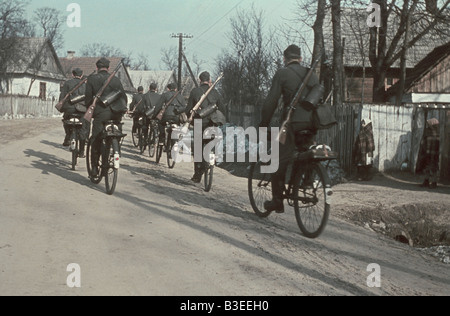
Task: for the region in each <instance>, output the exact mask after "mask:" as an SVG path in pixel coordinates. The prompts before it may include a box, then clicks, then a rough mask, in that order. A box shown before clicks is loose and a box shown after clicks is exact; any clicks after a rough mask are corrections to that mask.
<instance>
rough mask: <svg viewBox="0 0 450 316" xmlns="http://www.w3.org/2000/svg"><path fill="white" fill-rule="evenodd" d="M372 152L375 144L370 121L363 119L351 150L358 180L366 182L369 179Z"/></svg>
mask: <svg viewBox="0 0 450 316" xmlns="http://www.w3.org/2000/svg"><path fill="white" fill-rule="evenodd" d="M374 151H375V142H374V138H373V126H372V121H371V120H369V119H363V120H362V121H361V130H360V132H359V134H358V137H357V138H356V141H355V145H354V150H353V155H354V156H353V162H354V164H355V165H356V168H357V178H358V180H360V181H361V180H364V181H368V180H370V179H371V169H372V165H373V152H374Z"/></svg>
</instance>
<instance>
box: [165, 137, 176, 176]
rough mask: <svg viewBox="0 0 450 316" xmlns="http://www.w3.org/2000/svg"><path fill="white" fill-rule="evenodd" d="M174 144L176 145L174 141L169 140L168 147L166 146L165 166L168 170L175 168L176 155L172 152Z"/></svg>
mask: <svg viewBox="0 0 450 316" xmlns="http://www.w3.org/2000/svg"><path fill="white" fill-rule="evenodd" d="M169 136H170V135H169ZM175 144H176V141H175V140H172V139H170V138H169V141H168V146H167V166H168V167H169V169H173V168H175V163H176V161H175V157H174V154H175V155H176V153H175V150H173V149H174V146H175Z"/></svg>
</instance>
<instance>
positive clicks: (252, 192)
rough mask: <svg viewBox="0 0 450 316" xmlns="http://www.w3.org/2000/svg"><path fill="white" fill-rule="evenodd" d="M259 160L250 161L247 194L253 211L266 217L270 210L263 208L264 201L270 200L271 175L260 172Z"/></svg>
mask: <svg viewBox="0 0 450 316" xmlns="http://www.w3.org/2000/svg"><path fill="white" fill-rule="evenodd" d="M261 166H263V164H262V163H261V162H257V163H252V164H251V165H250V172H249V175H248V195H249V198H250V203H251V205H252V208H253V211H254V212H255V213H256V215H258V216H259V217H263V218H264V217H267V216H269V215H270V213H271V212H268V211H266V210H265V208H264V203H265V202H266V201H270V200H272V176H271V174H268V173H262V172H261Z"/></svg>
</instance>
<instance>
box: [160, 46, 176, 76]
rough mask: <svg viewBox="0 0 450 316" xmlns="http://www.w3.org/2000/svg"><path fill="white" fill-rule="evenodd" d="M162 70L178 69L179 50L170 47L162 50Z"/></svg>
mask: <svg viewBox="0 0 450 316" xmlns="http://www.w3.org/2000/svg"><path fill="white" fill-rule="evenodd" d="M160 67H161V69H169V70H175V69H177V68H178V48H177V47H176V46H170V47H169V48H162V49H161V65H160Z"/></svg>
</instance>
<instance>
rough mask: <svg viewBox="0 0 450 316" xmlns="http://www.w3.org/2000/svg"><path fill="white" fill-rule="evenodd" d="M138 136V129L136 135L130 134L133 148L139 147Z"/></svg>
mask: <svg viewBox="0 0 450 316" xmlns="http://www.w3.org/2000/svg"><path fill="white" fill-rule="evenodd" d="M139 134H140V128H138V129H137V130H136V133H131V138H132V139H133V145H134V147H139Z"/></svg>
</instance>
